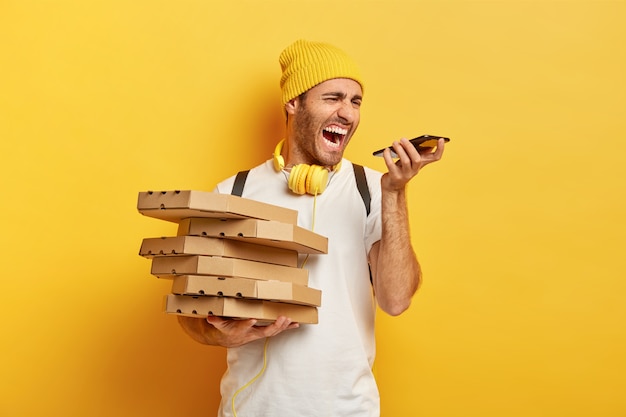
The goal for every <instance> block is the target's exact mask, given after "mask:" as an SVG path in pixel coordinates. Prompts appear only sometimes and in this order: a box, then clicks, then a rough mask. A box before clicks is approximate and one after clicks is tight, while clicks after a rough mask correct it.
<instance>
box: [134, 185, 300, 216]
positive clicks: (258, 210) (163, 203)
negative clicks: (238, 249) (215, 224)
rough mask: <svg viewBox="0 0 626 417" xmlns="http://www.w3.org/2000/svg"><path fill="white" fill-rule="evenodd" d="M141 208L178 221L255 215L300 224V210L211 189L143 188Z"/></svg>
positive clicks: (139, 198) (138, 203) (147, 214)
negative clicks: (161, 189)
mask: <svg viewBox="0 0 626 417" xmlns="http://www.w3.org/2000/svg"><path fill="white" fill-rule="evenodd" d="M137 210H139V212H140V213H141V214H143V215H146V216H148V217H154V218H156V219H161V220H167V221H170V222H174V223H178V222H180V220H182V219H185V218H188V217H210V218H218V219H228V218H253V219H262V220H275V221H280V222H285V223H291V224H296V223H297V222H298V212H297V211H295V210H291V209H287V208H284V207H279V206H274V205H272V204H267V203H262V202H259V201H255V200H250V199H246V198H242V197H237V196H234V195H230V194H220V193H214V192H208V191H195V190H182V191H180V190H176V191H142V192H140V193H139V196H138V198H137Z"/></svg>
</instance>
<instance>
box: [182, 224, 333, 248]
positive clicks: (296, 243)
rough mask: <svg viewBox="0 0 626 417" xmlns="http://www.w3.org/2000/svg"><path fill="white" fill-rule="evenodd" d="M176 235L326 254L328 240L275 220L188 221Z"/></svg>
mask: <svg viewBox="0 0 626 417" xmlns="http://www.w3.org/2000/svg"><path fill="white" fill-rule="evenodd" d="M177 234H178V235H179V236H182V235H197V236H210V237H223V238H227V239H236V240H241V241H245V242H254V243H256V244H259V245H267V246H273V247H277V248H283V249H292V250H296V251H298V252H299V253H313V254H320V253H328V238H327V237H325V236H322V235H319V234H316V233H314V232H312V231H310V230H308V229H305V228H303V227H300V226H296V225H294V224H288V223H281V222H277V221H267V220H256V219H245V220H235V219H231V220H218V219H201V218H190V219H184V220H182V221H181V222H180V223H179V225H178V233H177Z"/></svg>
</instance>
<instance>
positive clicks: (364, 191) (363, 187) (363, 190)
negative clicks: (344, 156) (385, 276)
mask: <svg viewBox="0 0 626 417" xmlns="http://www.w3.org/2000/svg"><path fill="white" fill-rule="evenodd" d="M352 166H353V167H354V178H355V179H356V188H358V189H359V194H361V198H362V199H363V204H364V205H365V211H366V212H367V215H368V216H369V215H370V205H371V202H372V198H371V196H370V189H369V187H368V186H367V177H366V176H365V168H363V167H362V166H361V165H357V164H355V163H353V164H352ZM369 271H370V283H371V284H372V285H373V284H374V279H373V278H372V268H371V267H369Z"/></svg>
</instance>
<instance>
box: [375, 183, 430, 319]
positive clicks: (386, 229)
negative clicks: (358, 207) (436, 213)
mask: <svg viewBox="0 0 626 417" xmlns="http://www.w3.org/2000/svg"><path fill="white" fill-rule="evenodd" d="M381 203H382V207H381V209H382V211H381V215H382V237H381V241H380V245H379V248H378V254H377V255H378V256H377V262H376V264H377V267H376V275H375V277H374V290H375V292H376V299H377V301H378V304H379V306H380V307H381V308H382V309H383V310H384V311H385V312H387V313H389V314H391V315H398V314H400V313H402V312H403V311H405V310H406V309H407V308H408V307H409V305H410V303H411V298H412V296H413V294H415V291H417V288H418V286H419V282H420V279H421V271H420V266H419V263H418V261H417V257H416V256H415V252H414V251H413V247H412V245H411V237H410V232H409V215H408V209H407V201H406V191H405V190H400V191H387V192H385V191H383V193H382V201H381Z"/></svg>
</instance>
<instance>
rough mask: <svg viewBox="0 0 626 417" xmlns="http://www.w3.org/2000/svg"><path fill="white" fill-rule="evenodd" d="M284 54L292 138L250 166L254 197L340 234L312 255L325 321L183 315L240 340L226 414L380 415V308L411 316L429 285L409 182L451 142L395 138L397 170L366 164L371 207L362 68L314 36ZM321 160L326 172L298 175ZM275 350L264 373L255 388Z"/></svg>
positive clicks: (204, 334) (231, 365) (225, 186)
mask: <svg viewBox="0 0 626 417" xmlns="http://www.w3.org/2000/svg"><path fill="white" fill-rule="evenodd" d="M279 62H280V64H281V68H282V77H281V83H280V84H281V89H282V98H283V104H284V106H285V112H286V116H287V129H286V138H285V141H284V142H281V143H280V144H279V146H277V148H276V150H275V156H274V158H273V160H268V161H267V162H266V163H264V164H262V165H259V166H257V167H256V168H253V169H252V170H250V172H249V175H248V178H247V180H246V183H245V188H244V190H243V194H242V196H243V197H244V198H249V199H253V200H259V201H263V202H267V203H271V204H275V205H280V206H284V207H288V208H291V209H294V210H297V211H298V224H299V225H300V226H301V227H306V228H309V229H314V231H315V232H316V233H319V234H321V235H324V236H326V237H328V245H329V247H328V254H324V255H313V256H311V257H310V258H309V259H308V260H307V263H306V268H307V269H308V270H309V286H311V287H313V288H318V289H321V290H322V306H321V307H320V308H319V324H316V325H302V326H299V325H298V323H293V322H292V321H291V320H290V319H289V318H287V317H280V318H279V319H278V320H276V322H275V323H273V324H271V325H268V326H264V327H263V326H256V325H255V324H256V321H255V320H226V319H223V318H219V317H207V318H206V320H202V319H197V318H187V317H179V320H180V323H181V326H182V327H183V329H184V330H185V331H186V332H187V333H188V334H189V335H190V336H191V337H192V338H193V339H195V340H197V341H199V342H201V343H205V344H210V345H220V346H225V347H227V348H228V370H227V372H226V374H225V375H224V377H223V379H222V384H221V393H222V403H221V406H220V416H231V415H236V413H241V415H247V416H255V417H260V416H266V417H279V416H289V417H294V416H320V417H321V416H324V417H328V416H348V415H350V416H368V417H370V416H378V415H379V414H380V405H379V395H378V389H377V387H376V382H375V381H374V378H373V375H372V372H371V367H372V365H373V361H374V354H375V340H374V316H375V310H376V304H378V306H379V307H380V308H381V309H382V310H383V311H385V312H386V313H388V314H391V315H398V314H401V313H402V312H403V311H405V310H406V309H407V308H408V307H409V304H410V302H411V297H412V296H413V294H414V293H415V291H416V290H417V288H418V285H419V282H420V279H421V273H420V266H419V263H418V261H417V258H416V256H415V253H414V252H413V248H412V246H411V240H410V237H409V222H408V212H407V203H406V186H407V183H408V182H409V180H410V179H411V178H413V177H414V176H415V175H416V174H417V173H418V172H419V171H420V169H421V168H423V167H424V166H425V165H427V164H429V163H431V162H434V161H437V160H439V159H440V158H441V156H442V154H443V149H444V144H443V141H440V142H439V143H438V146H437V147H436V149H435V150H433V149H430V150H428V151H422V153H421V154H420V153H419V152H418V151H417V150H416V149H415V147H414V146H413V145H412V144H411V143H409V141H407V140H406V139H402V140H401V141H398V142H394V143H393V145H392V146H393V149H394V151H395V153H396V154H397V156H398V159H397V161H396V162H394V160H393V159H392V156H391V152H390V150H389V149H386V150H385V152H384V155H383V157H384V160H385V163H386V165H387V169H388V172H387V173H386V174H384V175H382V174H381V173H378V172H376V171H374V170H371V169H368V168H366V169H365V174H366V178H367V183H368V185H369V190H370V194H371V212H370V213H369V215H368V214H367V213H366V209H365V207H364V204H363V200H362V197H361V195H360V194H359V191H358V189H357V185H356V180H355V174H354V171H353V164H352V163H351V162H350V161H348V160H345V159H343V153H344V150H345V149H346V146H347V145H348V143H349V142H350V139H351V137H352V135H353V134H354V132H355V131H356V129H357V127H358V125H359V120H360V113H359V111H360V106H361V102H362V99H363V82H362V79H361V76H360V74H359V71H358V68H357V66H356V65H355V63H354V62H353V61H352V60H351V59H350V58H349V57H348V56H347V55H346V54H345V53H344V52H343V51H341V50H339V49H337V48H336V47H334V46H332V45H328V44H324V43H315V42H308V41H303V40H300V41H297V42H295V43H293V44H292V45H290V46H289V47H287V48H286V49H285V50H284V51H283V52H282V53H281V55H280V58H279ZM303 164H307V165H303ZM312 164H313V165H315V169H316V170H317V172H318V173H320V172H321V173H322V175H321V176H320V177H321V179H320V178H316V177H311V176H309V177H307V178H304V177H306V174H303V175H302V177H300V176H296V177H294V173H295V172H296V171H297V172H300V171H309V168H308V165H312ZM303 167H304V168H303ZM312 171H313V170H311V172H312ZM309 175H312V174H311V173H309ZM316 175H317V174H316ZM234 182H235V179H234V177H232V178H230V179H228V180H226V181H224V182H222V183H220V184H219V185H218V186H217V191H218V192H220V193H230V192H231V190H232V188H233V184H234ZM311 184H313V185H312V186H310V185H311ZM302 193H304V194H302ZM313 226H314V227H313ZM370 270H371V276H370ZM268 342H269V343H268ZM265 358H266V360H267V366H266V367H265V368H264V370H263V374H262V376H261V377H260V378H259V379H258V380H255V381H254V383H252V384H250V381H252V380H253V379H254V378H255V376H256V375H257V374H258V373H259V370H261V369H262V368H263V366H264V362H265ZM233 407H234V409H233Z"/></svg>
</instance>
